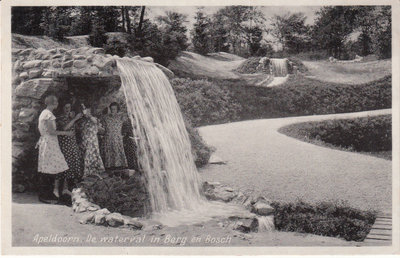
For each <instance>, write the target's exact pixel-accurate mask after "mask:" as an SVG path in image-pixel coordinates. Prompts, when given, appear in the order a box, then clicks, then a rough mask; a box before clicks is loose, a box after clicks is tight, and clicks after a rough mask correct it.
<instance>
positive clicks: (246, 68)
mask: <svg viewBox="0 0 400 258" xmlns="http://www.w3.org/2000/svg"><path fill="white" fill-rule="evenodd" d="M260 59H261V57H250V58H248V59H247V60H246V61H244V62H243V63H242V64H241V65H239V67H238V68H236V70H235V71H236V72H238V73H257V72H260V71H259V70H258V69H257V67H258V66H259V65H260V63H259V62H260ZM268 72H269V71H268Z"/></svg>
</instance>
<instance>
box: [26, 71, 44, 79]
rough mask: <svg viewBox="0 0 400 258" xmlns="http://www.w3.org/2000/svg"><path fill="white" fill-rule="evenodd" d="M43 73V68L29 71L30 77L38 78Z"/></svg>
mask: <svg viewBox="0 0 400 258" xmlns="http://www.w3.org/2000/svg"><path fill="white" fill-rule="evenodd" d="M40 75H42V69H32V70H30V71H29V79H33V78H38V77H40Z"/></svg>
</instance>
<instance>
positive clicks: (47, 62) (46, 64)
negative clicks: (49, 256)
mask: <svg viewBox="0 0 400 258" xmlns="http://www.w3.org/2000/svg"><path fill="white" fill-rule="evenodd" d="M50 64H51V61H50V60H44V61H43V62H42V68H47V67H49V66H50Z"/></svg>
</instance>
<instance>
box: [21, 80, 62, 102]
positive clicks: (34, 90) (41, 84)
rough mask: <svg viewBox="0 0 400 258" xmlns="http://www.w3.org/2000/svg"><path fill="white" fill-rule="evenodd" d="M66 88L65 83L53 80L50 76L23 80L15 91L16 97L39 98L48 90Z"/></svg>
mask: <svg viewBox="0 0 400 258" xmlns="http://www.w3.org/2000/svg"><path fill="white" fill-rule="evenodd" d="M50 90H52V91H60V90H66V85H65V84H64V83H63V82H59V81H55V80H53V79H51V78H39V79H32V80H29V81H25V82H23V83H22V84H20V85H19V86H18V87H17V88H16V91H15V94H16V96H18V97H30V98H34V99H41V98H42V97H43V95H44V94H45V93H47V92H48V91H50Z"/></svg>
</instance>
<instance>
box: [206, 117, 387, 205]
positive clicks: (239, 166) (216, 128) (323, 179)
mask: <svg viewBox="0 0 400 258" xmlns="http://www.w3.org/2000/svg"><path fill="white" fill-rule="evenodd" d="M382 114H391V109H385V110H377V111H367V112H358V113H347V114H334V115H319V116H306V117H290V118H278V119H262V120H252V121H243V122H236V123H229V124H222V125H212V126H206V127H201V128H199V131H200V134H201V135H202V136H203V138H204V140H205V141H206V142H207V143H208V144H209V145H211V146H214V147H216V149H217V151H216V153H215V154H216V155H217V156H219V157H220V158H221V159H222V160H224V161H226V163H227V164H226V165H211V164H210V165H207V166H206V167H205V168H203V169H201V170H200V174H201V176H202V179H203V180H207V181H218V182H221V183H224V184H228V185H229V186H232V187H235V188H238V189H241V190H242V191H246V192H249V191H254V192H257V193H262V194H264V195H265V196H267V197H268V198H270V199H271V200H279V201H294V200H296V199H298V198H299V199H302V200H304V201H307V202H315V201H321V200H345V201H348V203H349V204H350V205H351V206H354V207H358V208H362V209H369V208H372V209H375V210H379V211H385V212H390V211H391V201H392V195H391V185H392V184H391V178H392V163H391V161H388V160H384V159H380V158H376V157H372V156H369V155H363V154H358V153H352V152H345V151H339V150H334V149H330V148H326V147H320V146H316V145H313V144H309V143H306V142H302V141H299V140H297V139H294V138H291V137H288V136H285V135H283V134H280V133H278V129H279V128H280V127H282V126H285V125H288V124H292V123H297V122H306V121H317V120H325V119H335V118H338V119H340V118H353V117H361V116H369V115H370V116H375V115H382Z"/></svg>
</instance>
